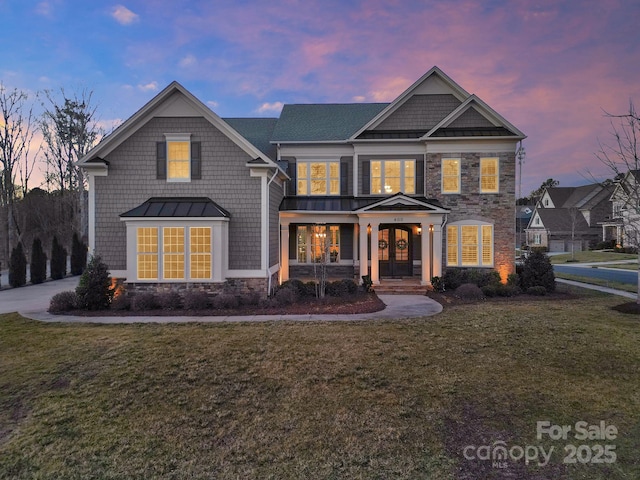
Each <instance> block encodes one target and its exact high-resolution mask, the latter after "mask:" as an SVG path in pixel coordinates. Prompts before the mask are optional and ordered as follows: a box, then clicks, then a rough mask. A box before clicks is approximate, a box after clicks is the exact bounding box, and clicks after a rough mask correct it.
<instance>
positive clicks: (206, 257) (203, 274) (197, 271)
mask: <svg viewBox="0 0 640 480" xmlns="http://www.w3.org/2000/svg"><path fill="white" fill-rule="evenodd" d="M189 253H190V261H189V270H190V272H191V278H193V279H199V280H208V279H210V278H211V228H209V227H192V228H190V229H189Z"/></svg>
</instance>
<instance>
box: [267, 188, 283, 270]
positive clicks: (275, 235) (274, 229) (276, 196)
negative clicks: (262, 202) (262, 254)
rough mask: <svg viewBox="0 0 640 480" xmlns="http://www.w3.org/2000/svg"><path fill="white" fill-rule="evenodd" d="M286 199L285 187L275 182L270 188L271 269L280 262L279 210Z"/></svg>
mask: <svg viewBox="0 0 640 480" xmlns="http://www.w3.org/2000/svg"><path fill="white" fill-rule="evenodd" d="M283 197H284V192H283V186H280V185H278V184H277V183H276V182H275V181H274V182H272V183H271V185H270V187H269V265H268V266H269V267H272V266H273V265H277V264H278V263H279V262H280V255H279V254H278V252H279V251H280V215H279V212H278V208H279V207H280V202H282V198H283Z"/></svg>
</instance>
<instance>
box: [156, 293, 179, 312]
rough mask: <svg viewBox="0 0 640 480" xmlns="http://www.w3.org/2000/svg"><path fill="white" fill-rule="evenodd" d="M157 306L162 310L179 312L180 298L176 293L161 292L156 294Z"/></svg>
mask: <svg viewBox="0 0 640 480" xmlns="http://www.w3.org/2000/svg"><path fill="white" fill-rule="evenodd" d="M157 298H158V304H159V305H160V308H162V309H163V310H180V308H182V297H180V294H179V293H178V292H173V291H171V292H162V293H159V294H158V297H157Z"/></svg>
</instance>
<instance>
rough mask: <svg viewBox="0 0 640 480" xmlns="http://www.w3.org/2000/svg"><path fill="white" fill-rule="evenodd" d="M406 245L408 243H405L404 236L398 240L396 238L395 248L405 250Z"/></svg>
mask: <svg viewBox="0 0 640 480" xmlns="http://www.w3.org/2000/svg"><path fill="white" fill-rule="evenodd" d="M408 246H409V244H408V243H407V241H406V240H405V239H404V238H401V239H400V240H398V241H397V242H396V248H397V249H398V250H406V249H407V247H408Z"/></svg>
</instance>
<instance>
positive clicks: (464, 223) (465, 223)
mask: <svg viewBox="0 0 640 480" xmlns="http://www.w3.org/2000/svg"><path fill="white" fill-rule="evenodd" d="M487 225H490V226H491V264H484V263H482V227H483V226H487ZM446 226H447V227H458V228H457V235H458V238H457V247H458V262H457V263H456V264H455V265H452V264H450V263H449V262H448V261H447V267H457V268H493V267H494V265H495V262H496V258H495V256H496V251H495V234H496V232H495V225H494V224H493V223H490V222H482V221H479V220H460V221H458V222H452V223H448V224H447V225H446ZM464 226H474V227H478V233H479V235H478V263H477V264H474V265H463V264H462V229H461V228H460V227H464ZM447 235H448V230H447ZM448 243H449V240H448V238H447V242H446V244H445V245H446V247H447V248H448ZM445 251H446V250H445ZM445 258H447V260H448V255H445Z"/></svg>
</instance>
